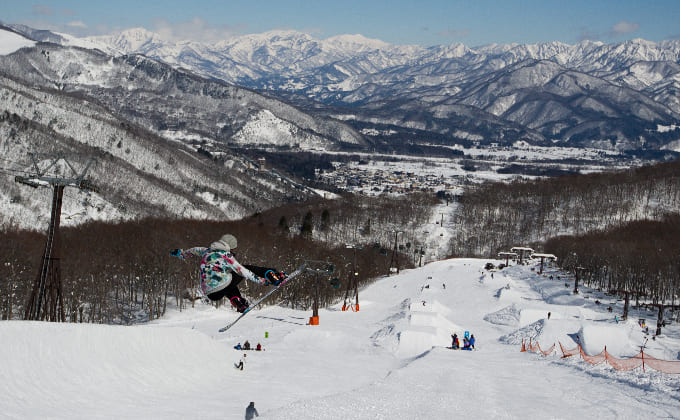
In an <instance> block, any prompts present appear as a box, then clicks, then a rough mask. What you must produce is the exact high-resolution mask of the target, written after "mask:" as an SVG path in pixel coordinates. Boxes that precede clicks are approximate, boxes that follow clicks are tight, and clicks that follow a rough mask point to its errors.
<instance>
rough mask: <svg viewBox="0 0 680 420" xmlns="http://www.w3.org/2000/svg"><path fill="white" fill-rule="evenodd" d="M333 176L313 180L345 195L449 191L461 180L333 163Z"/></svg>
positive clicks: (327, 174) (320, 174)
mask: <svg viewBox="0 0 680 420" xmlns="http://www.w3.org/2000/svg"><path fill="white" fill-rule="evenodd" d="M334 166H335V171H333V172H320V171H317V172H316V177H317V180H318V181H320V182H323V183H325V184H329V185H334V186H336V187H338V188H341V189H343V190H346V191H350V192H355V193H363V194H381V193H408V192H415V191H440V190H453V189H454V188H456V187H458V186H460V185H461V184H462V183H463V182H465V176H459V175H452V176H449V177H444V176H443V175H437V174H434V173H429V174H417V173H414V172H408V171H403V170H388V169H380V168H365V167H357V166H353V165H349V164H346V163H337V164H335V165H334Z"/></svg>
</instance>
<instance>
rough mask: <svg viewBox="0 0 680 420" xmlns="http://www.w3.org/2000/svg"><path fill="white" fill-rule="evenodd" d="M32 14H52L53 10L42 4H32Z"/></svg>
mask: <svg viewBox="0 0 680 420" xmlns="http://www.w3.org/2000/svg"><path fill="white" fill-rule="evenodd" d="M33 14H34V15H38V16H54V10H53V9H52V8H51V7H50V6H46V5H44V4H34V5H33Z"/></svg>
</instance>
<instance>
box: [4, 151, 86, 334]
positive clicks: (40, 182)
mask: <svg viewBox="0 0 680 420" xmlns="http://www.w3.org/2000/svg"><path fill="white" fill-rule="evenodd" d="M29 156H30V157H31V160H32V161H33V170H34V173H32V174H31V175H30V176H16V177H15V178H14V180H15V181H16V182H18V183H20V184H25V185H28V186H30V187H33V188H38V187H46V186H52V188H53V191H54V193H53V195H52V213H51V216H50V226H49V229H48V230H47V243H46V244H45V250H44V253H43V256H42V261H41V264H40V271H39V272H38V275H37V277H36V279H35V282H34V284H33V291H32V292H31V295H30V297H29V300H28V302H27V303H26V309H25V312H24V319H26V320H40V321H52V322H63V321H65V320H66V316H65V314H64V301H63V296H62V287H61V269H60V266H59V241H58V239H59V219H60V217H61V202H62V198H63V197H64V187H67V186H68V187H77V188H80V189H81V190H88V191H94V192H96V191H97V187H95V186H94V185H93V184H92V183H91V182H90V180H89V179H85V173H86V172H87V170H88V169H89V167H90V165H91V164H92V162H93V161H94V159H93V158H89V159H88V161H87V164H86V165H85V168H84V169H83V170H82V171H80V173H78V171H76V170H75V168H74V167H73V165H72V164H71V162H69V161H68V159H67V156H66V155H50V154H37V153H29ZM40 159H42V160H40ZM50 171H52V172H53V173H57V175H52V174H51V173H48V172H50ZM60 173H64V174H66V173H70V175H71V176H70V177H68V176H62V175H61V174H60Z"/></svg>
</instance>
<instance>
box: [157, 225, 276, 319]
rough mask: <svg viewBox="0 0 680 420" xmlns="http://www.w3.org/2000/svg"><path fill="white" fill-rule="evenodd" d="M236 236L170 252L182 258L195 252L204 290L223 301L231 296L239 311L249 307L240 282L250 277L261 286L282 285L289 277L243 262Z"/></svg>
mask: <svg viewBox="0 0 680 420" xmlns="http://www.w3.org/2000/svg"><path fill="white" fill-rule="evenodd" d="M236 246H237V242H236V237H234V235H231V234H226V235H223V236H222V237H221V238H220V239H219V240H217V241H215V242H213V243H212V244H210V247H208V248H206V247H194V248H189V249H186V250H182V249H174V250H173V251H172V252H171V253H170V255H172V256H173V257H177V258H180V259H184V258H185V257H187V256H190V255H193V256H196V257H200V258H201V265H200V268H199V269H200V273H201V290H203V294H205V295H206V296H207V297H208V299H210V300H220V299H222V298H223V297H227V298H228V299H229V301H230V302H231V304H232V305H233V306H234V307H235V308H236V310H237V311H238V312H243V311H245V310H246V309H247V308H248V306H249V305H248V301H246V300H245V299H244V298H243V296H241V292H240V291H239V290H238V287H237V286H238V284H239V283H240V282H241V280H243V278H244V277H245V278H247V279H248V280H250V281H252V282H254V283H257V284H261V285H267V286H268V285H275V286H278V285H279V283H281V281H282V280H284V279H285V278H286V274H285V273H283V272H278V271H277V270H275V269H273V268H266V267H258V266H254V265H241V263H239V262H238V261H237V260H236V252H235V251H234V249H235V248H236Z"/></svg>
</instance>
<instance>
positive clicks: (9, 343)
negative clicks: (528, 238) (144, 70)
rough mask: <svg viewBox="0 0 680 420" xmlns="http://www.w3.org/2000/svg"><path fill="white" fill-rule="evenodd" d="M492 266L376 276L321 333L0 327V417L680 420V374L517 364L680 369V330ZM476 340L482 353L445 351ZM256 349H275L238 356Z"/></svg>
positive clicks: (256, 325)
mask: <svg viewBox="0 0 680 420" xmlns="http://www.w3.org/2000/svg"><path fill="white" fill-rule="evenodd" d="M487 262H488V260H476V259H453V260H445V261H439V262H434V263H431V264H428V265H426V266H424V267H422V268H418V269H413V270H406V271H402V272H401V273H400V274H398V275H393V276H390V277H384V278H380V279H378V280H377V281H376V282H375V283H374V284H372V285H371V286H369V287H367V288H365V289H363V290H360V292H359V311H342V310H341V307H342V302H340V303H338V304H337V305H334V306H332V307H329V308H326V309H322V310H321V311H320V323H319V325H313V326H312V325H307V324H308V320H309V317H310V316H311V312H310V311H299V310H292V309H287V308H282V307H264V308H258V309H255V310H254V311H253V312H251V313H250V314H249V315H248V316H246V317H244V318H243V319H242V320H241V321H240V322H239V323H238V324H236V325H235V326H234V327H233V328H231V329H230V330H229V331H227V332H226V333H222V334H220V333H218V332H217V330H218V329H219V328H220V327H222V326H224V325H226V324H227V323H229V322H230V321H232V320H234V319H235V318H236V316H237V314H236V313H235V312H233V310H231V309H230V308H220V309H214V308H212V307H209V306H206V305H203V304H200V303H197V306H196V307H195V308H193V309H188V310H184V311H182V312H178V311H175V310H171V311H170V313H169V315H167V316H166V317H165V318H163V319H161V320H158V321H155V322H153V323H150V324H146V325H138V326H130V327H124V326H106V325H91V324H55V323H40V322H27V321H3V322H0V343H2V345H1V346H0V361H1V362H0V418H10V419H45V418H50V419H98V418H107V419H108V418H115V419H190V418H204V419H218V418H219V419H242V418H244V415H245V409H246V406H247V405H248V404H249V403H250V402H251V401H253V402H255V406H256V408H257V410H258V411H259V414H260V417H259V418H262V419H296V420H299V419H342V420H347V419H423V418H428V419H450V418H454V417H457V416H458V415H460V416H472V417H474V418H480V419H481V418H485V419H486V418H565V419H566V418H598V419H607V418H639V417H641V416H644V417H646V418H679V417H680V396H679V395H680V393H679V391H680V375H669V374H662V373H659V372H655V371H653V370H651V369H647V371H646V372H642V370H641V369H638V370H634V371H632V372H618V371H615V370H613V369H612V368H611V367H609V366H608V365H604V364H602V365H597V366H591V365H589V364H587V363H586V362H584V361H583V360H579V358H578V357H572V358H568V359H561V358H560V357H559V356H561V353H559V352H557V353H555V354H553V355H550V356H547V357H545V356H541V355H538V354H533V353H521V352H520V345H521V341H522V339H523V338H524V339H528V338H532V340H534V341H535V340H538V341H539V343H540V344H541V346H542V348H543V349H547V348H549V347H550V346H551V345H552V344H553V343H557V342H558V341H559V342H561V343H562V344H563V345H564V346H565V347H566V348H569V349H571V348H573V347H575V346H576V341H577V340H578V341H580V342H581V344H582V345H583V347H584V349H585V350H586V352H587V353H589V354H597V353H599V352H600V351H602V349H603V348H604V346H605V345H606V346H607V350H608V351H609V352H610V353H612V354H615V355H616V356H617V357H627V356H631V355H633V354H635V353H636V352H638V351H639V349H640V347H641V346H645V353H646V354H650V355H652V356H654V357H658V358H661V359H666V360H677V359H678V352H679V351H680V330H679V329H677V327H676V325H675V323H673V324H672V325H671V326H669V327H666V328H665V329H664V330H663V334H662V335H661V336H659V337H656V339H654V340H653V339H652V338H651V337H652V335H647V334H645V331H644V329H643V328H641V327H640V325H638V323H637V321H638V319H639V318H645V319H646V320H647V324H648V325H650V330H653V327H654V326H655V325H654V324H655V316H654V313H652V312H646V311H642V310H640V311H638V312H636V310H632V316H631V317H630V320H629V321H627V322H618V323H617V322H616V320H615V319H614V316H615V315H616V314H618V315H619V316H620V314H621V310H622V306H623V303H622V302H620V301H617V300H616V298H613V297H610V296H606V295H604V294H602V293H601V292H597V291H594V290H589V289H587V288H582V291H581V293H580V294H578V295H574V294H573V293H571V287H565V283H567V284H568V283H569V279H568V277H566V276H564V275H562V276H561V277H560V278H559V279H558V278H557V277H558V276H560V274H559V272H557V271H556V270H555V269H547V270H546V272H545V273H544V274H538V273H537V271H538V268H537V266H531V265H530V266H511V267H509V268H506V269H503V270H498V271H487V270H484V268H483V267H484V265H485V264H486V263H487ZM494 263H499V261H494ZM550 276H552V278H551V277H550ZM572 286H573V284H572ZM596 300H597V301H599V304H598V303H596V302H595V301H596ZM608 306H612V307H613V312H611V313H610V312H609V311H607V309H606V308H607V307H608ZM548 312H550V313H551V317H550V319H548V317H547V313H548ZM466 331H468V332H470V333H471V334H474V336H475V338H476V340H477V342H476V346H475V347H476V349H475V350H474V351H462V350H450V349H448V348H447V346H450V344H451V334H453V333H454V332H456V333H457V334H458V336H459V337H461V338H462V337H463V335H464V334H465V332H466ZM246 340H249V341H250V343H251V344H252V345H253V346H254V345H256V344H257V343H261V344H262V346H263V347H264V351H237V350H235V349H234V345H236V344H237V343H244V342H245V341H246ZM244 354H247V356H246V357H245V367H244V369H243V370H238V369H236V368H235V367H234V366H235V364H236V363H237V362H238V361H239V359H241V358H243V355H244Z"/></svg>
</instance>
